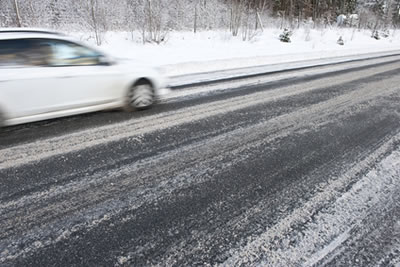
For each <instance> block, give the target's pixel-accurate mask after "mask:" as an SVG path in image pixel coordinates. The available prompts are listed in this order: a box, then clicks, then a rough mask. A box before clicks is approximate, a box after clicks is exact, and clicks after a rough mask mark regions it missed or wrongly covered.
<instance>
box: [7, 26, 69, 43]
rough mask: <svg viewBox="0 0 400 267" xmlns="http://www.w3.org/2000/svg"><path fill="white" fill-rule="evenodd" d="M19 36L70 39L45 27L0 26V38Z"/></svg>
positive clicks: (17, 37)
mask: <svg viewBox="0 0 400 267" xmlns="http://www.w3.org/2000/svg"><path fill="white" fill-rule="evenodd" d="M19 38H57V39H60V38H61V39H70V38H68V37H67V36H66V35H65V34H63V33H60V32H55V31H51V30H46V29H35V28H0V40H4V39H19Z"/></svg>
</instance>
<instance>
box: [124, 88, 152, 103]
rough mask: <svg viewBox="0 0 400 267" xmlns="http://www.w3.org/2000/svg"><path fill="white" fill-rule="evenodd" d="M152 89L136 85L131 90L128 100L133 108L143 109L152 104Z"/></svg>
mask: <svg viewBox="0 0 400 267" xmlns="http://www.w3.org/2000/svg"><path fill="white" fill-rule="evenodd" d="M153 98H154V96H153V89H152V87H151V86H150V85H148V84H142V85H137V86H135V87H134V88H132V90H131V92H130V95H129V100H130V104H131V106H132V107H134V108H145V107H148V106H151V105H152V104H153V101H154V100H153Z"/></svg>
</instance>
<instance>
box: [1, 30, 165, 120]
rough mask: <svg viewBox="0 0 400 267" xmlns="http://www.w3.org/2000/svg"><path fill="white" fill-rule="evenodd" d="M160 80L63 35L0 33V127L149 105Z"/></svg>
mask: <svg viewBox="0 0 400 267" xmlns="http://www.w3.org/2000/svg"><path fill="white" fill-rule="evenodd" d="M163 88H166V84H165V80H164V79H163V78H162V76H161V75H160V73H159V72H158V71H157V70H156V69H153V68H149V67H144V66H141V65H138V64H135V62H132V61H130V60H119V59H114V58H112V57H110V56H107V55H105V54H104V53H102V52H100V51H98V50H97V49H94V48H91V47H89V46H87V45H85V44H82V43H80V42H78V41H75V40H73V39H71V38H69V37H67V36H65V35H63V34H60V33H55V32H50V31H45V30H43V31H42V30H34V29H26V28H21V29H3V30H0V124H1V125H3V126H9V125H16V124H21V123H26V122H33V121H39V120H45V119H51V118H56V117H63V116H69V115H74V114H80V113H87V112H93V111H99V110H104V109H113V108H119V107H123V108H125V109H127V110H137V109H144V108H147V107H149V106H151V105H152V104H153V103H154V102H155V99H156V97H157V95H158V94H159V92H160V91H161V89H163Z"/></svg>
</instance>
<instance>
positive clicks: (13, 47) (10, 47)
mask: <svg viewBox="0 0 400 267" xmlns="http://www.w3.org/2000/svg"><path fill="white" fill-rule="evenodd" d="M29 49H30V42H29V41H28V40H26V39H15V40H14V39H13V40H0V67H23V66H27V65H30V61H29V57H28V53H27V51H29Z"/></svg>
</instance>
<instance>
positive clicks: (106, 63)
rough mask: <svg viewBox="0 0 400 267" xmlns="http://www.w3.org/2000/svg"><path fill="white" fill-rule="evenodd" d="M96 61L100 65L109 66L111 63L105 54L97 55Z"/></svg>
mask: <svg viewBox="0 0 400 267" xmlns="http://www.w3.org/2000/svg"><path fill="white" fill-rule="evenodd" d="M98 61H99V65H101V66H110V65H112V64H113V61H112V60H111V59H109V58H108V57H106V56H99V57H98Z"/></svg>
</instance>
